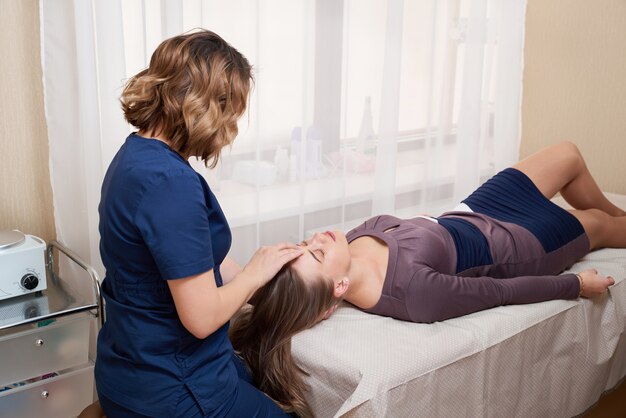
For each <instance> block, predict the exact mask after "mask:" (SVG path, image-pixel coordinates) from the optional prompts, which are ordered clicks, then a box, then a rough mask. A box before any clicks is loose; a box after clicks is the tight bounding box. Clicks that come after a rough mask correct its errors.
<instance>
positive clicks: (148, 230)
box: [135, 172, 215, 280]
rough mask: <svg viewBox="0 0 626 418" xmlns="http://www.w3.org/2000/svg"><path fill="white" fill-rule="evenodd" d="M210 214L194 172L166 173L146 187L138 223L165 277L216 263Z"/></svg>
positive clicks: (199, 270)
mask: <svg viewBox="0 0 626 418" xmlns="http://www.w3.org/2000/svg"><path fill="white" fill-rule="evenodd" d="M208 216H209V215H208V207H207V203H206V198H205V196H204V191H203V189H202V185H201V183H200V180H199V179H198V177H197V176H196V175H195V173H193V172H190V173H188V172H180V173H173V174H171V175H168V176H163V177H161V178H160V179H158V180H157V181H155V182H154V183H152V184H151V185H150V186H149V187H148V188H147V189H146V191H145V192H144V195H143V196H142V200H141V203H140V204H139V207H138V210H137V213H136V216H135V224H136V225H137V227H138V229H139V231H140V233H141V235H142V237H143V240H144V242H145V243H146V246H147V247H148V248H149V249H150V253H151V254H152V257H153V258H154V261H155V263H156V265H157V267H158V269H159V272H160V273H161V276H162V277H163V278H164V279H165V280H171V279H179V278H183V277H188V276H192V275H195V274H200V273H204V272H205V271H208V270H210V269H212V268H213V267H214V265H215V263H214V260H213V252H212V245H211V231H210V228H209V217H208Z"/></svg>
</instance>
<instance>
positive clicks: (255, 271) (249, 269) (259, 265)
mask: <svg viewBox="0 0 626 418" xmlns="http://www.w3.org/2000/svg"><path fill="white" fill-rule="evenodd" d="M303 253H304V250H303V249H302V248H300V247H298V246H296V245H294V244H289V243H282V244H276V245H271V246H265V247H261V248H259V249H258V250H257V251H256V252H255V253H254V255H253V256H252V258H251V259H250V261H248V264H246V266H245V267H244V269H243V270H244V272H246V273H247V274H249V275H250V276H251V277H252V278H253V280H255V282H256V283H257V285H258V287H261V286H263V285H264V284H265V283H267V282H268V281H270V280H271V279H272V278H273V277H274V276H275V275H276V273H278V271H279V270H280V269H281V268H282V267H283V266H284V265H285V264H286V263H288V262H290V261H291V260H293V259H295V258H297V257H299V256H301V255H302V254H303Z"/></svg>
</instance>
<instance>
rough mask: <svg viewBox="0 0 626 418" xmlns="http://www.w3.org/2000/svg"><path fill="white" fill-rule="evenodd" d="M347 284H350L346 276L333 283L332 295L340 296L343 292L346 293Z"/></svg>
mask: <svg viewBox="0 0 626 418" xmlns="http://www.w3.org/2000/svg"><path fill="white" fill-rule="evenodd" d="M348 286H350V279H348V278H347V277H344V278H343V279H341V280H340V281H338V282H337V283H336V284H335V289H334V291H333V295H334V296H335V297H336V298H340V297H342V296H343V294H344V293H346V290H348Z"/></svg>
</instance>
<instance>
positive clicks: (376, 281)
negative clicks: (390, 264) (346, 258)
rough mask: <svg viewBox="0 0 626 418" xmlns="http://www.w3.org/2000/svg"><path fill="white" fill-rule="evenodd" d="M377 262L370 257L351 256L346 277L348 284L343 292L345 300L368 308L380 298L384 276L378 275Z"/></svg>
mask: <svg viewBox="0 0 626 418" xmlns="http://www.w3.org/2000/svg"><path fill="white" fill-rule="evenodd" d="M378 267H379V266H378V264H377V263H376V262H375V261H374V260H373V259H372V258H371V257H352V261H351V263H350V270H349V272H348V278H349V280H350V286H349V287H348V290H347V291H346V293H345V294H344V299H345V300H346V302H350V303H351V304H353V305H356V306H358V307H359V308H363V309H368V308H371V307H373V306H374V305H376V303H377V302H378V300H379V299H380V295H381V292H382V285H383V283H384V281H385V277H384V275H383V277H380V272H379V268H378Z"/></svg>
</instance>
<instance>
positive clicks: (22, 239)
mask: <svg viewBox="0 0 626 418" xmlns="http://www.w3.org/2000/svg"><path fill="white" fill-rule="evenodd" d="M45 252H46V243H45V242H44V241H43V240H42V239H41V238H37V237H35V236H33V235H28V234H23V233H21V232H20V231H16V230H14V231H0V300H3V299H8V298H12V297H15V296H21V295H24V294H28V293H33V292H39V291H41V290H44V289H46V285H47V283H46V262H45Z"/></svg>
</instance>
